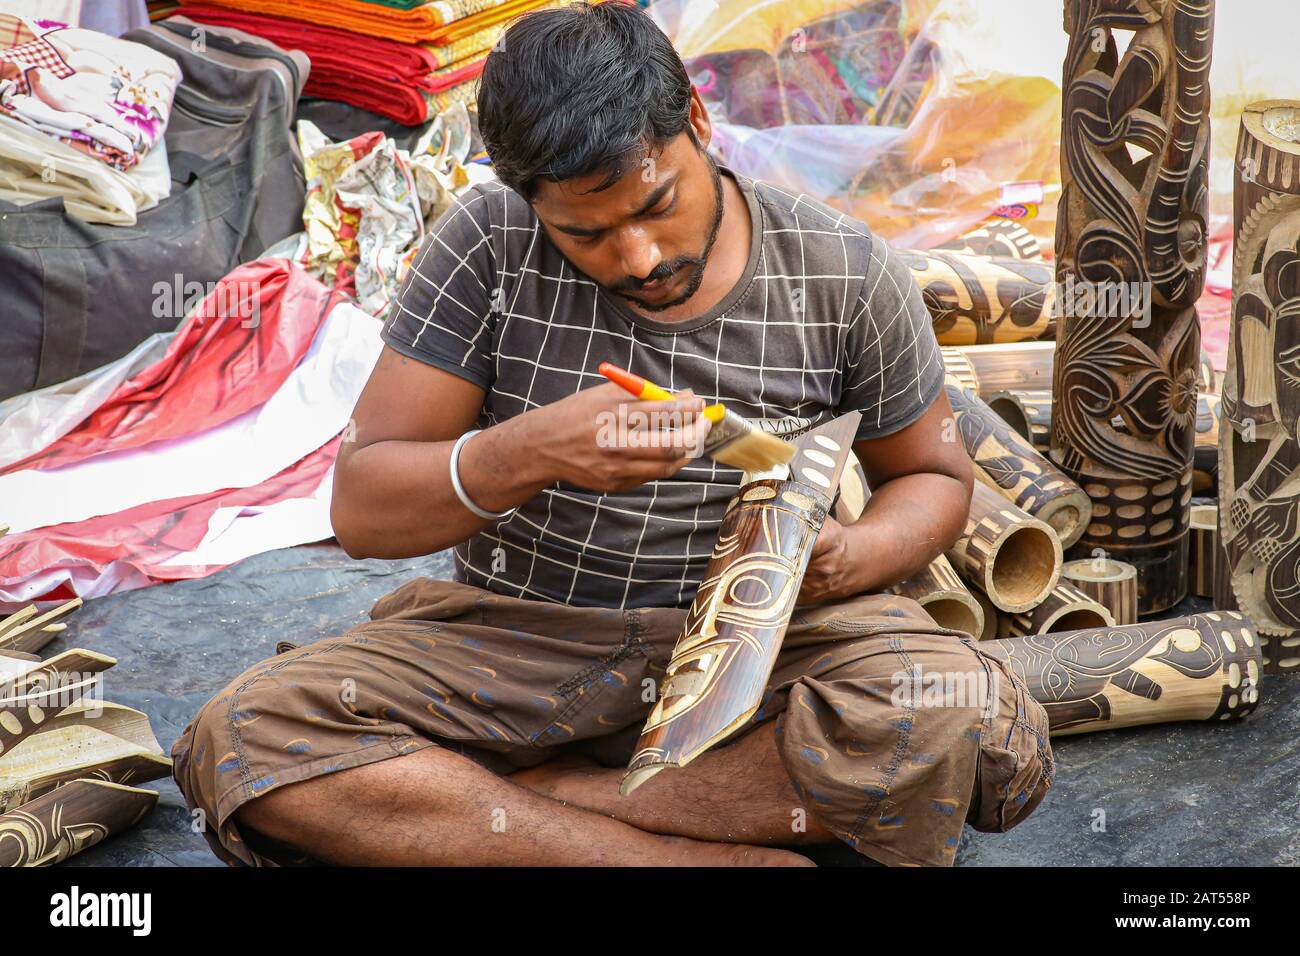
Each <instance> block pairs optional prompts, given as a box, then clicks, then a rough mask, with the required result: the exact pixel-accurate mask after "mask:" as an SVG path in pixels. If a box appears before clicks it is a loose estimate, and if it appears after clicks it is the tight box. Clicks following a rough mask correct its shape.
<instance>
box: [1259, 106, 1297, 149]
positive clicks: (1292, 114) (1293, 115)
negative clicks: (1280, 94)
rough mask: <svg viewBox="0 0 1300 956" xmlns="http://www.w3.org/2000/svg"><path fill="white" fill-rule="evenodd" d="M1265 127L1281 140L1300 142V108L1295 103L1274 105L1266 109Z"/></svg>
mask: <svg viewBox="0 0 1300 956" xmlns="http://www.w3.org/2000/svg"><path fill="white" fill-rule="evenodd" d="M1262 122H1263V124H1264V129H1266V130H1268V131H1269V132H1270V133H1272V134H1273V135H1274V136H1276V137H1277V138H1278V139H1280V140H1285V141H1286V142H1288V143H1300V109H1297V108H1296V107H1295V106H1294V105H1290V104H1288V105H1286V106H1274V107H1272V108H1270V109H1267V110H1265V111H1264V117H1263V120H1262Z"/></svg>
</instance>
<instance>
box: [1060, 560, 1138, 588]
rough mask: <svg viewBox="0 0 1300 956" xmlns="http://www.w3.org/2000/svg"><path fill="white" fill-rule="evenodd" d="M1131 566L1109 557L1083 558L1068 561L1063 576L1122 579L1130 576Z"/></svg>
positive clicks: (1093, 579)
mask: <svg viewBox="0 0 1300 956" xmlns="http://www.w3.org/2000/svg"><path fill="white" fill-rule="evenodd" d="M1131 567H1132V566H1131V565H1128V564H1123V563H1121V562H1119V561H1112V560H1111V559H1110V558H1083V559H1081V560H1079V561H1070V562H1068V563H1067V564H1066V566H1065V572H1066V574H1065V576H1066V577H1068V578H1070V579H1071V580H1075V581H1078V580H1085V581H1101V582H1106V581H1123V580H1124V579H1125V578H1127V577H1130V576H1131V574H1132V572H1131V570H1130V568H1131Z"/></svg>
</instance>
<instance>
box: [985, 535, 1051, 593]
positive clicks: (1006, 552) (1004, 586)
mask: <svg viewBox="0 0 1300 956" xmlns="http://www.w3.org/2000/svg"><path fill="white" fill-rule="evenodd" d="M991 563H992V567H991V568H990V569H989V579H990V583H991V584H992V585H993V589H994V591H995V592H996V594H997V597H998V598H1000V599H1001V601H1002V603H1003V606H1004V607H1014V608H1016V609H1017V610H1028V609H1029V608H1030V607H1033V606H1034V605H1035V604H1036V603H1037V602H1039V601H1041V600H1042V598H1043V596H1044V595H1045V594H1047V592H1048V591H1050V590H1051V589H1052V587H1053V585H1055V584H1056V577H1057V575H1056V571H1057V552H1056V542H1055V541H1054V540H1053V538H1052V535H1051V533H1050V532H1048V531H1044V530H1043V529H1042V528H1041V527H1039V528H1035V527H1033V526H1032V525H1030V526H1024V527H1019V528H1015V529H1013V530H1012V531H1011V533H1010V534H1008V535H1007V536H1006V537H1005V538H1004V539H1003V540H1002V545H1001V547H999V548H998V552H997V554H996V555H995V556H994V557H993V559H992V562H991Z"/></svg>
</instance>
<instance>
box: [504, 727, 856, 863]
mask: <svg viewBox="0 0 1300 956" xmlns="http://www.w3.org/2000/svg"><path fill="white" fill-rule="evenodd" d="M623 774H624V771H623V770H622V769H612V770H611V769H606V768H604V767H599V766H596V765H594V764H592V765H586V766H584V765H581V764H578V763H577V762H576V761H567V760H553V761H551V762H549V763H544V764H541V765H540V766H537V767H530V768H529V769H527V770H520V771H517V772H516V773H513V774H511V775H510V778H509V779H510V780H511V781H512V782H514V783H517V784H519V785H520V786H523V787H528V788H529V789H530V790H534V791H536V792H537V793H540V794H543V795H545V796H547V797H550V798H551V799H553V800H559V801H560V802H562V803H567V804H571V805H572V806H575V807H582V808H584V809H586V810H591V811H593V812H595V813H602V814H605V815H606V816H609V817H612V818H614V819H615V820H621V821H623V822H624V823H629V824H631V825H632V826H634V827H639V828H641V829H642V830H649V831H650V832H652V833H665V834H674V835H676V836H683V837H691V838H693V839H696V840H713V841H722V842H728V843H754V844H759V845H773V844H777V845H793V844H801V843H811V844H815V843H831V842H833V841H834V840H835V835H834V834H832V833H831V832H830V831H829V830H827V829H826V828H825V827H824V826H822V824H821V823H820V822H819V821H818V820H817V818H816V817H814V816H813V815H812V813H811V812H809V809H808V807H807V805H806V804H805V803H804V801H803V800H801V799H800V797H799V794H798V793H797V792H796V791H795V788H794V784H793V783H792V782H791V780H790V774H789V773H788V772H787V771H786V769H785V765H784V764H783V763H782V762H781V755H780V753H779V752H778V750H777V746H776V727H775V725H774V724H772V723H768V724H764V725H762V726H760V727H758V728H757V729H756V730H754V731H753V732H751V733H749V734H747V735H746V736H744V737H742V738H741V739H740V740H738V741H736V742H735V743H734V744H732V745H731V746H729V747H722V748H714V749H713V750H710V751H708V752H707V753H705V754H702V755H701V756H699V757H697V758H696V759H695V760H693V761H692V762H691V763H689V764H687V765H686V766H685V767H683V768H681V769H680V770H665V771H663V772H662V773H659V774H656V775H655V776H654V777H653V778H652V779H650V780H649V781H647V782H646V783H644V784H642V785H641V786H640V787H638V788H637V789H636V790H635V791H633V792H632V793H631V794H629V795H628V796H626V797H624V796H622V795H620V794H619V792H618V786H619V783H620V781H621V780H622V779H623Z"/></svg>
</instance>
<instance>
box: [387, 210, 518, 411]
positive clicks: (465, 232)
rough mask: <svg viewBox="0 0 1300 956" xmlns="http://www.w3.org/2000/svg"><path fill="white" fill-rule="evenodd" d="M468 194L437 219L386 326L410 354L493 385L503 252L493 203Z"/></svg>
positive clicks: (390, 339)
mask: <svg viewBox="0 0 1300 956" xmlns="http://www.w3.org/2000/svg"><path fill="white" fill-rule="evenodd" d="M493 201H498V202H499V201H500V198H499V197H493V196H492V195H491V194H488V193H484V192H483V191H481V190H479V189H477V188H476V189H472V190H469V191H468V192H466V193H465V194H464V195H463V196H461V197H460V199H459V200H457V202H456V204H455V205H453V206H452V207H451V208H450V209H448V210H447V211H446V212H444V213H443V214H442V216H440V217H439V218H438V220H437V222H435V223H434V225H433V228H432V229H431V230H430V231H429V235H428V236H426V237H425V240H424V243H423V244H422V245H421V246H420V249H419V251H418V252H416V254H415V260H414V261H413V262H412V265H411V269H410V271H409V272H408V273H407V275H406V278H405V279H404V280H403V281H402V287H401V289H399V290H398V293H397V297H396V299H395V300H394V302H393V305H392V307H391V308H390V309H389V312H388V319H387V321H385V323H384V329H383V333H382V334H383V339H384V342H385V343H387V344H388V346H389V347H391V348H393V349H395V350H396V351H398V352H401V353H402V354H403V355H406V356H408V357H410V358H413V359H416V360H418V361H421V362H426V363H428V364H429V365H434V366H436V367H438V368H440V369H444V370H446V371H448V372H451V373H452V374H453V375H459V376H460V377H461V378H464V379H468V380H469V381H471V382H473V383H474V384H476V385H479V386H481V387H482V388H485V389H486V388H488V387H489V386H490V385H491V384H492V379H493V361H492V327H493V323H494V320H495V317H496V316H495V312H494V306H497V305H499V301H498V300H499V299H500V297H501V296H500V293H499V292H498V293H496V294H495V295H494V292H493V290H494V289H496V287H497V281H496V274H497V270H496V253H495V251H494V250H493V246H492V230H491V225H490V221H489V209H488V203H490V202H493Z"/></svg>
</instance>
